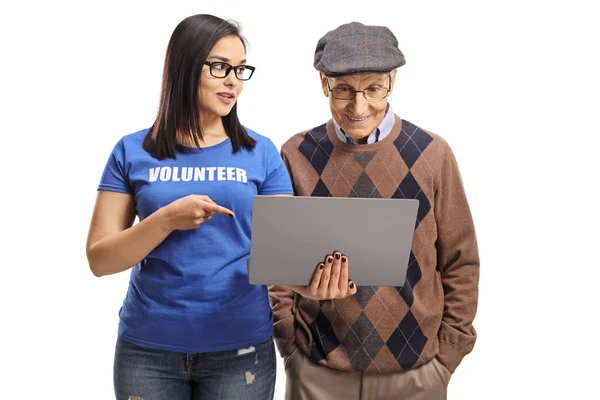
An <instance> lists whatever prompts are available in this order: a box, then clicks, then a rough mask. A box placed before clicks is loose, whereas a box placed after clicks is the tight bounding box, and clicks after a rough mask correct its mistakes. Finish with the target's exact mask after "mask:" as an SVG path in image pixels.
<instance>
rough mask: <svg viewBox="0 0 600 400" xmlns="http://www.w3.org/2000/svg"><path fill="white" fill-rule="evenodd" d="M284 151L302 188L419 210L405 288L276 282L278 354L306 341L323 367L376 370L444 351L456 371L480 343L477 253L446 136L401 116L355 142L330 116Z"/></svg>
mask: <svg viewBox="0 0 600 400" xmlns="http://www.w3.org/2000/svg"><path fill="white" fill-rule="evenodd" d="M281 153H282V157H283V159H284V161H285V163H286V165H287V167H288V170H289V173H290V176H291V178H292V182H293V185H294V191H295V194H296V195H297V196H325V197H327V196H333V197H380V198H410V199H418V200H419V209H418V213H417V222H416V225H415V231H414V238H413V245H412V251H411V254H410V259H409V267H408V271H407V274H406V281H405V284H404V285H403V286H402V287H401V288H400V287H398V288H396V287H391V286H380V287H372V286H359V287H358V291H357V293H356V294H355V295H353V296H349V297H347V298H345V299H342V300H327V301H314V300H309V299H306V298H304V297H302V296H300V295H299V294H297V293H295V292H293V291H291V290H290V289H288V288H287V287H285V286H273V287H271V288H270V290H269V297H270V300H271V305H272V308H273V312H274V316H275V327H274V336H275V339H276V342H277V346H278V349H279V352H280V353H281V354H282V355H283V356H284V357H285V356H286V355H288V354H290V353H291V351H292V350H294V349H295V348H296V347H298V348H299V349H300V350H301V351H304V352H305V353H306V354H307V355H308V356H309V357H311V358H312V360H313V361H315V362H317V363H319V364H321V365H323V366H326V367H329V368H333V369H336V370H342V371H360V372H376V373H385V372H396V371H402V370H406V369H410V368H413V367H417V366H419V365H421V364H423V363H425V362H427V361H429V360H430V359H432V358H433V357H436V356H437V357H438V359H439V360H440V362H441V363H442V364H443V365H444V366H445V367H446V368H448V369H449V370H450V371H451V372H454V370H455V369H456V367H457V366H458V364H459V363H460V362H461V360H462V358H463V357H464V356H465V355H466V354H468V353H469V352H470V351H471V350H472V348H473V345H474V344H475V339H476V332H475V329H474V328H473V325H472V322H473V319H474V318H475V313H476V309H477V298H478V281H479V255H478V250H477V241H476V237H475V229H474V226H473V221H472V218H471V213H470V210H469V206H468V203H467V199H466V196H465V192H464V189H463V184H462V179H461V176H460V172H459V169H458V166H457V163H456V160H455V158H454V155H453V153H452V151H451V149H450V147H449V146H448V144H447V142H446V141H445V140H444V139H442V138H441V137H439V136H438V135H436V134H434V133H431V132H427V131H425V130H423V129H420V128H419V127H417V126H415V125H413V124H411V123H410V122H408V121H405V120H401V119H400V118H399V117H398V116H396V123H395V125H394V127H393V128H392V131H391V133H390V134H389V135H388V136H387V137H385V138H384V139H383V140H381V141H379V142H376V143H373V144H365V145H353V144H348V143H344V142H342V141H341V140H340V139H339V138H338V137H337V136H336V134H335V132H334V127H333V123H332V121H331V120H330V121H329V122H328V123H326V124H324V125H321V126H319V127H317V128H314V129H311V130H309V131H306V132H302V133H299V134H297V135H295V136H293V137H292V138H291V139H289V140H288V141H287V142H286V143H285V144H284V145H283V146H282V149H281ZM365 240H372V238H369V237H365ZM323 256H324V255H323V254H315V257H316V259H319V257H323ZM349 262H350V264H349V268H350V276H352V260H349ZM357 284H360V282H358V283H357Z"/></svg>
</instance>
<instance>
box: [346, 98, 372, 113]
mask: <svg viewBox="0 0 600 400" xmlns="http://www.w3.org/2000/svg"><path fill="white" fill-rule="evenodd" d="M349 107H350V109H351V110H352V111H353V113H354V115H358V116H362V115H363V114H365V113H366V111H367V108H368V107H369V102H368V101H367V99H365V96H364V95H363V93H362V92H359V93H356V95H355V96H354V99H352V101H351V102H350V104H349Z"/></svg>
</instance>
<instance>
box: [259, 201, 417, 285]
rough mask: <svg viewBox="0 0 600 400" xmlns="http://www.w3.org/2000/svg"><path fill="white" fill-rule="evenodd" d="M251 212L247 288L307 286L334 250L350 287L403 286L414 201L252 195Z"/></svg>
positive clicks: (409, 248) (413, 225) (413, 215)
mask: <svg viewBox="0 0 600 400" xmlns="http://www.w3.org/2000/svg"><path fill="white" fill-rule="evenodd" d="M253 207H254V208H253V216H252V241H251V249H250V260H249V262H248V272H249V278H250V283H251V284H255V285H307V284H308V283H309V282H310V278H311V277H312V274H313V272H314V270H315V268H316V267H317V265H318V264H319V263H320V262H323V260H324V259H325V257H326V256H327V255H328V254H332V253H333V252H334V251H336V250H337V251H339V252H341V253H342V254H344V255H346V256H347V257H348V261H349V277H350V279H352V280H353V281H354V282H355V283H356V285H358V286H402V285H404V281H405V278H406V270H407V267H408V260H409V256H410V251H411V247H412V240H413V233H414V229H415V222H416V217H417V210H418V208H419V201H418V200H414V199H371V198H347V197H304V196H296V197H283V196H255V197H254V206H253Z"/></svg>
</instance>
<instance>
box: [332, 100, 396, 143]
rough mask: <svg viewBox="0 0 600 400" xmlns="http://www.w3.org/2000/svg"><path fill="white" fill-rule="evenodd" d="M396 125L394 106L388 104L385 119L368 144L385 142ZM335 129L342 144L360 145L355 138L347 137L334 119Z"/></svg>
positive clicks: (370, 137) (368, 140) (372, 134)
mask: <svg viewBox="0 0 600 400" xmlns="http://www.w3.org/2000/svg"><path fill="white" fill-rule="evenodd" d="M395 123H396V118H395V117H394V112H393V111H392V106H391V105H390V104H389V103H388V109H387V112H386V114H385V117H383V120H382V121H381V123H380V124H379V125H378V126H377V128H375V130H374V131H373V132H371V134H370V135H369V137H368V138H367V144H371V143H376V142H379V141H380V140H383V139H384V138H385V137H386V136H387V135H389V134H390V132H391V131H392V128H393V127H394V124H395ZM333 127H334V129H335V134H336V135H337V137H339V138H340V140H341V141H342V142H346V143H348V144H358V143H357V142H356V140H354V138H351V137H350V136H348V135H346V134H345V133H344V131H343V130H342V128H341V127H340V126H339V125H338V123H337V122H336V120H335V118H334V119H333Z"/></svg>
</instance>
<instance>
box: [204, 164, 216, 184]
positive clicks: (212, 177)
mask: <svg viewBox="0 0 600 400" xmlns="http://www.w3.org/2000/svg"><path fill="white" fill-rule="evenodd" d="M206 170H207V171H208V180H209V181H214V180H215V171H216V170H217V167H206Z"/></svg>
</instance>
